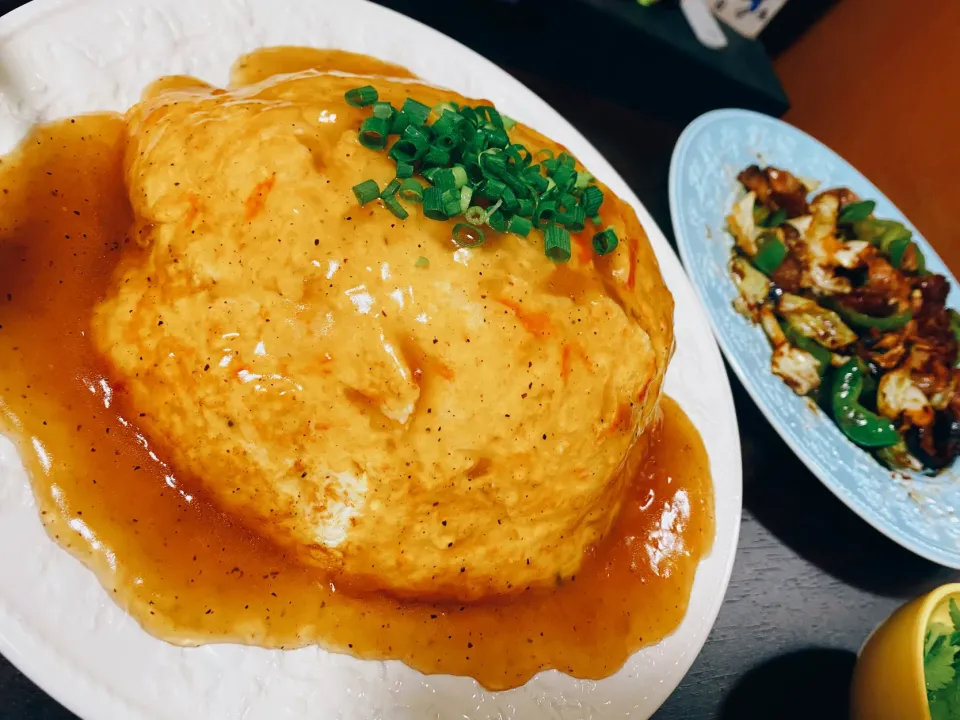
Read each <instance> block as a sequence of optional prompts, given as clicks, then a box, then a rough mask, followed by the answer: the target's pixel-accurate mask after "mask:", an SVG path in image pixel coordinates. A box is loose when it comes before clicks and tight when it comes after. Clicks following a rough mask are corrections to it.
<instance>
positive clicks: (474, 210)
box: [463, 205, 487, 225]
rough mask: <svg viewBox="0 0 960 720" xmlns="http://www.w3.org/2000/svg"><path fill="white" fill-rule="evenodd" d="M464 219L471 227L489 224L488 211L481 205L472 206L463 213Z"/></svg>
mask: <svg viewBox="0 0 960 720" xmlns="http://www.w3.org/2000/svg"><path fill="white" fill-rule="evenodd" d="M463 218H464V220H466V221H467V222H468V223H470V224H471V225H483V224H485V223H486V222H487V211H486V210H484V209H483V208H482V207H480V206H479V205H471V206H470V207H468V208H467V209H466V210H464V211H463Z"/></svg>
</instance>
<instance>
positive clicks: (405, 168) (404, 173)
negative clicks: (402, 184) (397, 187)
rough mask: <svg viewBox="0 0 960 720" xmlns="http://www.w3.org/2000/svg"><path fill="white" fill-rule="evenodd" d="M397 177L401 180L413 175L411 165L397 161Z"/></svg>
mask: <svg viewBox="0 0 960 720" xmlns="http://www.w3.org/2000/svg"><path fill="white" fill-rule="evenodd" d="M397 177H398V178H400V179H401V180H402V179H403V178H409V177H413V165H411V164H410V163H407V162H398V163H397Z"/></svg>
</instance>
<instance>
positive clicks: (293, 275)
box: [92, 68, 674, 600]
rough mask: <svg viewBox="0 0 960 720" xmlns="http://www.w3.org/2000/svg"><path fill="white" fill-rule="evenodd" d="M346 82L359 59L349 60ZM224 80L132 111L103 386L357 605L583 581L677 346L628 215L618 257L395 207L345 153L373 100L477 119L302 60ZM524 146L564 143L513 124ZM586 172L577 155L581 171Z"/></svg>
mask: <svg viewBox="0 0 960 720" xmlns="http://www.w3.org/2000/svg"><path fill="white" fill-rule="evenodd" d="M347 69H349V68H347ZM257 80H258V81H257V82H254V83H242V84H238V85H235V86H234V87H233V88H231V89H229V90H223V89H218V88H213V87H210V86H207V85H205V84H203V83H200V82H199V81H197V80H193V79H186V78H167V79H164V80H161V81H158V82H157V83H156V84H154V85H153V86H152V87H151V88H150V89H149V90H148V91H147V92H146V93H145V95H144V97H143V99H142V101H141V102H140V103H139V104H138V105H136V106H134V107H133V108H132V109H131V110H130V111H129V112H128V115H127V126H128V146H127V151H126V158H125V174H126V183H127V188H128V191H129V196H130V201H131V204H132V208H133V211H134V215H135V218H136V224H135V227H134V228H133V231H132V234H133V237H134V238H135V239H136V241H137V243H138V245H139V249H138V250H137V251H135V252H131V253H129V254H128V256H127V257H126V258H125V259H124V261H123V263H122V264H121V266H120V268H119V270H118V272H117V274H116V276H115V278H114V280H113V283H112V286H111V290H110V292H109V293H108V295H107V296H106V297H105V298H104V299H103V300H102V302H101V303H100V304H99V305H98V307H97V308H96V309H95V312H94V317H93V326H92V330H93V337H94V342H95V344H96V346H97V348H98V349H99V351H100V352H102V353H103V355H104V356H105V357H106V358H107V360H108V361H109V364H110V367H111V368H112V371H113V378H112V379H113V380H114V381H118V382H119V383H120V384H121V385H122V387H123V388H124V392H125V393H126V394H127V395H128V396H129V402H130V404H131V406H132V407H134V408H136V410H137V412H138V413H139V414H140V416H141V417H140V418H139V423H140V425H141V426H142V427H143V428H144V429H145V430H146V431H147V433H148V434H149V435H150V437H151V439H152V441H154V442H155V443H159V445H160V446H161V447H162V448H163V452H164V453H165V455H166V457H167V458H168V459H169V460H171V465H172V466H173V467H175V468H176V469H177V472H179V473H184V474H189V475H190V476H192V477H194V478H195V479H196V480H197V481H199V483H200V484H201V485H202V487H203V488H204V492H205V494H206V495H207V496H208V497H209V499H210V500H211V501H212V502H214V503H215V504H217V505H218V506H219V507H220V508H221V509H222V510H223V511H224V512H226V513H229V514H230V515H232V516H233V517H235V518H237V519H238V520H239V521H241V522H242V523H244V524H245V525H246V526H248V527H249V528H251V529H252V530H253V531H255V532H257V533H260V534H262V535H264V536H266V537H269V538H271V539H272V540H273V541H275V542H276V543H278V544H279V545H281V546H282V547H284V548H285V550H286V552H288V553H290V554H292V555H293V556H294V557H296V558H298V559H299V560H300V561H301V562H303V563H308V564H311V565H314V566H316V567H318V568H320V569H322V570H324V571H326V572H329V573H331V574H333V575H335V576H336V577H337V578H338V583H340V584H342V585H344V586H346V587H353V588H356V589H358V590H382V591H387V592H390V593H393V594H395V595H397V596H404V597H417V598H425V599H458V600H476V599H479V598H484V597H489V596H492V595H502V594H511V593H515V592H519V591H522V590H524V589H526V588H531V587H544V586H551V585H553V584H555V583H556V582H558V581H559V580H562V579H564V578H567V577H569V576H571V575H575V574H576V572H577V570H578V568H579V566H580V563H581V559H582V557H583V554H584V552H585V550H586V549H587V548H588V547H589V546H591V545H592V544H594V543H596V542H597V541H598V540H599V539H600V538H601V537H602V536H603V535H604V533H605V532H606V531H607V530H608V529H609V528H610V526H611V524H612V522H613V520H614V518H615V517H616V514H617V512H618V510H619V508H620V503H621V497H622V491H623V489H624V487H625V484H626V483H627V482H629V481H630V480H631V472H632V469H633V468H635V467H636V465H637V463H638V462H640V460H642V458H643V454H644V450H645V443H644V431H645V430H646V429H647V428H648V427H649V426H650V424H651V423H652V422H654V420H655V419H656V416H657V405H658V401H659V397H660V392H661V384H662V381H663V377H664V373H665V372H666V368H667V364H668V362H669V360H670V357H671V354H672V352H673V345H674V341H673V301H672V297H671V295H670V293H669V292H668V290H667V289H666V287H665V285H664V283H663V280H662V278H661V275H660V271H659V268H658V265H657V262H656V259H655V257H654V255H653V252H652V250H651V248H650V246H649V243H648V241H647V238H646V236H645V234H644V231H643V229H642V227H641V225H640V223H639V222H638V220H637V217H636V215H635V214H634V211H633V210H632V209H631V208H630V206H629V205H628V204H627V203H625V202H623V201H621V200H619V199H618V198H616V197H615V196H613V194H612V193H611V192H610V191H609V190H608V189H607V188H606V187H604V186H602V185H599V187H601V189H603V190H604V192H605V197H606V200H605V202H604V204H603V207H602V220H603V225H604V226H610V227H612V228H614V229H615V231H616V233H617V235H618V236H619V238H620V243H619V245H618V247H617V248H616V250H615V251H613V252H612V253H610V254H608V255H604V256H602V257H600V256H597V255H596V254H595V253H594V251H593V249H592V246H591V242H590V238H591V237H592V233H593V232H594V230H593V229H592V228H591V227H589V223H588V228H587V229H586V230H585V231H584V232H583V233H580V234H579V235H574V238H573V253H572V258H571V259H570V261H569V262H568V263H565V264H556V263H554V262H552V261H551V260H550V259H549V258H547V257H546V256H545V254H544V250H543V240H542V237H541V236H540V235H539V234H537V233H534V234H531V235H530V236H529V237H526V238H523V237H519V236H517V235H513V234H510V233H505V234H502V235H500V234H496V233H488V238H487V241H486V242H485V243H484V244H483V245H481V246H479V247H474V248H466V247H458V246H457V245H456V244H455V243H454V242H453V241H452V239H451V229H452V226H453V225H454V221H453V220H451V221H446V222H443V221H437V220H433V219H429V218H427V217H425V216H424V214H423V212H422V209H421V207H420V206H416V205H410V206H409V207H408V209H409V211H410V214H409V217H407V218H406V219H403V220H401V219H399V218H398V217H395V216H394V215H393V214H391V213H390V212H389V211H388V210H387V209H386V208H384V207H383V205H382V204H381V203H380V202H379V201H377V202H372V203H369V204H366V205H364V206H360V205H359V204H358V201H357V198H356V197H355V195H354V193H353V191H352V188H353V186H355V185H356V184H358V183H359V182H361V181H363V180H365V179H368V178H369V179H373V180H375V181H376V182H377V183H378V185H379V187H383V186H384V185H386V184H387V183H388V182H389V181H390V180H391V179H392V178H393V176H394V174H395V173H396V165H395V163H394V162H393V161H392V160H390V159H389V158H388V157H387V154H386V153H384V152H375V151H371V150H369V149H367V148H364V147H363V146H361V145H360V144H359V143H358V140H357V133H358V128H359V127H360V124H361V122H362V121H363V119H364V118H365V117H367V116H369V110H368V109H363V108H357V107H353V106H351V105H350V104H348V103H347V102H346V101H345V99H344V96H345V93H346V92H347V91H349V90H351V89H352V88H356V87H357V86H360V85H372V86H374V87H375V88H376V89H377V90H378V92H379V97H380V99H381V100H385V101H389V102H391V103H392V104H393V105H394V106H395V107H400V106H401V105H402V104H403V102H404V100H405V98H407V97H415V98H416V99H417V100H419V101H420V102H422V103H425V104H426V105H428V106H433V105H436V104H438V103H441V102H448V101H453V102H455V103H458V104H469V105H477V104H480V103H479V102H478V101H472V100H468V99H466V98H463V97H461V96H459V95H457V94H456V93H453V92H451V91H449V90H441V89H438V88H434V87H431V86H427V85H424V84H421V83H419V82H415V81H411V80H409V79H397V78H388V77H384V76H365V77H357V76H345V75H342V74H336V73H326V72H320V71H315V70H310V71H304V72H297V73H288V74H280V75H276V76H272V77H267V78H257ZM510 141H511V142H513V143H521V144H523V145H525V146H526V147H527V148H529V149H530V150H532V151H536V150H540V149H546V150H551V151H553V152H555V153H559V152H561V151H562V148H561V147H560V146H558V145H557V144H556V143H554V142H553V141H551V140H550V139H548V138H546V137H544V136H542V135H540V134H539V133H537V132H536V131H534V130H532V129H530V128H528V127H525V126H524V125H522V124H517V125H516V126H515V127H514V128H513V129H512V130H511V131H510ZM578 168H579V166H578Z"/></svg>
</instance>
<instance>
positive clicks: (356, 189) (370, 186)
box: [353, 180, 380, 205]
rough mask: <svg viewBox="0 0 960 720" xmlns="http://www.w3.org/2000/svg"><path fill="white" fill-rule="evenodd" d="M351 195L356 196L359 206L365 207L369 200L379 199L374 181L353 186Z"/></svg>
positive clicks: (378, 192)
mask: <svg viewBox="0 0 960 720" xmlns="http://www.w3.org/2000/svg"><path fill="white" fill-rule="evenodd" d="M353 194H354V195H356V196H357V202H359V203H360V204H361V205H366V204H367V203H368V202H370V201H371V200H376V199H377V198H378V197H380V188H379V187H377V183H376V182H375V181H373V180H364V181H363V182H362V183H360V184H359V185H354V186H353Z"/></svg>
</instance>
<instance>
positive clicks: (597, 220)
mask: <svg viewBox="0 0 960 720" xmlns="http://www.w3.org/2000/svg"><path fill="white" fill-rule="evenodd" d="M590 222H592V223H593V224H594V225H603V218H602V217H600V215H599V213H598V214H596V215H594V216H593V217H592V218H590Z"/></svg>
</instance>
